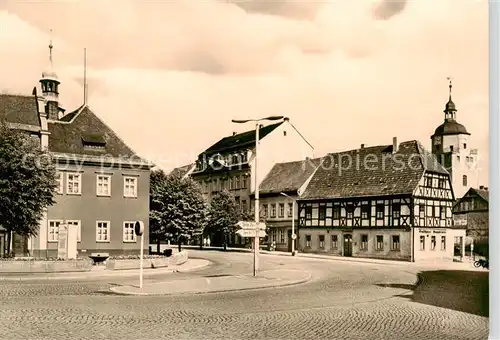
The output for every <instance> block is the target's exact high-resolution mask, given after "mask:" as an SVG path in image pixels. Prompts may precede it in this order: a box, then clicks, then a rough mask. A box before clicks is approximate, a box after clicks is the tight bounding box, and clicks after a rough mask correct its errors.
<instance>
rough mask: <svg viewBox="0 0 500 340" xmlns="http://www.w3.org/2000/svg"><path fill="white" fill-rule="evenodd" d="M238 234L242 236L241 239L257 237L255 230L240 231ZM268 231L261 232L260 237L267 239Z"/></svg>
mask: <svg viewBox="0 0 500 340" xmlns="http://www.w3.org/2000/svg"><path fill="white" fill-rule="evenodd" d="M236 234H238V235H240V236H241V237H255V229H253V230H251V229H240V230H238V231H237V232H236ZM266 235H267V234H266V231H265V230H259V237H266Z"/></svg>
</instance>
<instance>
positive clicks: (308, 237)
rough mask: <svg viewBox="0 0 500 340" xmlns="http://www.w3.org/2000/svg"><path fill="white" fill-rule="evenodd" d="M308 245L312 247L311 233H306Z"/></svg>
mask: <svg viewBox="0 0 500 340" xmlns="http://www.w3.org/2000/svg"><path fill="white" fill-rule="evenodd" d="M306 247H308V248H310V247H311V235H306Z"/></svg>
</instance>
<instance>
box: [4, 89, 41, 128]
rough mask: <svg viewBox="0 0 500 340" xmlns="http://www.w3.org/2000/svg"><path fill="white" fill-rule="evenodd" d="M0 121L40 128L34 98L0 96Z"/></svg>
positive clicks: (10, 95) (9, 95)
mask: <svg viewBox="0 0 500 340" xmlns="http://www.w3.org/2000/svg"><path fill="white" fill-rule="evenodd" d="M0 120H5V121H6V122H9V123H17V124H26V125H36V126H40V121H39V118H38V107H37V100H36V97H35V96H23V95H13V94H0Z"/></svg>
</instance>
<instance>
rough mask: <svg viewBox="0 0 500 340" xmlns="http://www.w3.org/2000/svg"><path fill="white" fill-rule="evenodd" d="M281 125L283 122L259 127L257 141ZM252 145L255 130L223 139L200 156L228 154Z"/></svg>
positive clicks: (253, 143)
mask: <svg viewBox="0 0 500 340" xmlns="http://www.w3.org/2000/svg"><path fill="white" fill-rule="evenodd" d="M281 124H283V122H279V123H276V124H271V125H267V126H263V127H261V128H260V130H259V139H262V138H264V137H266V136H267V135H268V134H270V133H271V132H273V131H274V130H275V129H276V128H277V127H278V126H280V125H281ZM254 145H255V129H252V130H249V131H245V132H242V133H239V134H236V135H234V136H228V137H224V138H222V139H221V140H219V141H218V142H217V143H215V144H214V145H212V146H211V147H209V148H208V149H206V150H205V151H204V152H203V153H202V154H206V155H211V154H216V153H222V152H229V151H232V150H237V149H240V148H244V147H251V146H254Z"/></svg>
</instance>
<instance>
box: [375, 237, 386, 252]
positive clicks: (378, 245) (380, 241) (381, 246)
mask: <svg viewBox="0 0 500 340" xmlns="http://www.w3.org/2000/svg"><path fill="white" fill-rule="evenodd" d="M375 249H376V250H384V236H383V235H377V243H376V248H375Z"/></svg>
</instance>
